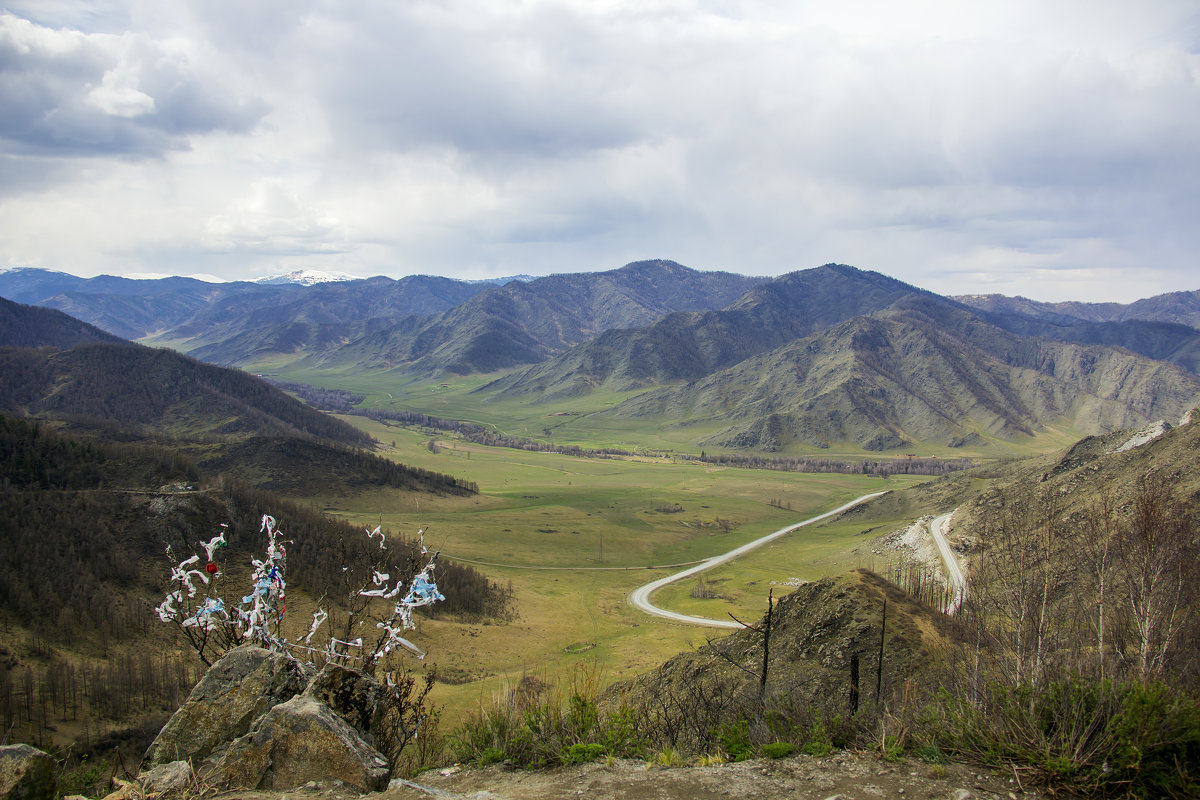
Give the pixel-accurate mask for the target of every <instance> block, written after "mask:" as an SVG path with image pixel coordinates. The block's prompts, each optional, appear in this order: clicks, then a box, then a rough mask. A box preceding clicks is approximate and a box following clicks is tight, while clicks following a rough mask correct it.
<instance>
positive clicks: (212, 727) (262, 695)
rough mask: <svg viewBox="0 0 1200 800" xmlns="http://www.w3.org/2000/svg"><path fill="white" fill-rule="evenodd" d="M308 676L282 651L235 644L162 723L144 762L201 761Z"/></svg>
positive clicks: (291, 694) (300, 686) (298, 689)
mask: <svg viewBox="0 0 1200 800" xmlns="http://www.w3.org/2000/svg"><path fill="white" fill-rule="evenodd" d="M310 677H311V676H310V675H307V674H305V671H304V668H303V667H302V666H301V665H300V663H299V662H297V661H296V660H295V659H293V658H289V657H288V656H286V655H284V654H282V653H272V652H270V651H269V650H265V649H263V648H261V647H257V646H255V645H248V644H247V645H242V646H240V647H235V648H234V649H233V650H230V651H229V652H228V653H226V654H225V655H224V656H223V657H222V658H221V659H220V660H219V661H218V662H217V663H215V664H213V665H212V667H211V668H210V669H209V670H208V672H207V673H205V675H204V677H203V678H201V679H200V682H199V683H197V684H196V686H195V688H193V689H192V693H191V694H190V695H188V699H187V701H186V702H184V704H183V705H182V706H181V707H180V708H179V710H178V711H176V712H175V713H174V715H172V716H171V719H169V720H168V721H167V724H166V725H164V726H163V729H162V731H160V732H159V734H158V736H157V737H156V738H155V740H154V741H153V742H152V743H151V744H150V749H149V750H147V752H146V765H147V766H153V765H156V764H168V763H170V762H172V761H179V760H184V761H191V762H193V763H199V762H200V761H202V760H204V759H205V758H208V757H209V756H210V755H212V754H213V753H216V752H218V751H219V750H220V749H221V748H222V747H223V746H225V745H226V744H228V743H229V742H232V741H233V740H234V739H237V738H238V737H239V736H242V735H244V734H245V733H246V732H247V731H249V730H250V727H251V725H253V724H254V721H255V720H256V719H258V718H259V717H261V716H262V715H263V714H265V713H266V712H267V711H269V710H270V709H271V708H273V707H275V706H276V705H278V704H280V703H283V702H285V701H287V700H289V699H290V698H292V697H294V696H296V695H297V694H299V693H300V692H301V691H303V689H304V687H305V685H306V684H307V683H308V680H309V678H310Z"/></svg>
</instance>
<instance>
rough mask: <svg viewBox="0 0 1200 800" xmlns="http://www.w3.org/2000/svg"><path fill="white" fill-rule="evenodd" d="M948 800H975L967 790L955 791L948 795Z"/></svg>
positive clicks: (972, 794) (973, 795)
mask: <svg viewBox="0 0 1200 800" xmlns="http://www.w3.org/2000/svg"><path fill="white" fill-rule="evenodd" d="M950 800H975V794H974V793H973V792H971V791H970V790H969V789H955V790H954V791H953V792H951V793H950Z"/></svg>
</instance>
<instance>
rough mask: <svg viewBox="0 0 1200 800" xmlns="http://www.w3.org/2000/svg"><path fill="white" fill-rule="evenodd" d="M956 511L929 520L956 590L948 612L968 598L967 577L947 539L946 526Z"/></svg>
mask: <svg viewBox="0 0 1200 800" xmlns="http://www.w3.org/2000/svg"><path fill="white" fill-rule="evenodd" d="M957 510H958V509H955V510H954V511H957ZM954 511H951V512H950V513H949V514H942V515H941V516H940V517H934V518H933V519H931V520H930V521H929V533H930V534H931V535H932V536H933V543H934V544H935V545H937V549H938V552H939V553H941V555H942V563H943V564H945V565H946V574H947V575H948V576H949V577H950V588H951V589H953V590H954V596H953V598H952V599H951V600H950V603H949V605H947V606H946V613H947V614H953V613H954V612H956V611H958V609H959V607H960V606H961V605H962V604H963V600H966V599H967V579H966V577H965V576H964V575H963V571H962V567H961V566H960V565H959V563H958V558H957V557H956V556H955V555H954V551H952V550H951V549H950V543H949V542H947V541H946V528H947V526H949V525H950V518H951V517H952V516H954Z"/></svg>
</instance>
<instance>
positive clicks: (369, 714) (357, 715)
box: [304, 664, 385, 745]
mask: <svg viewBox="0 0 1200 800" xmlns="http://www.w3.org/2000/svg"><path fill="white" fill-rule="evenodd" d="M304 694H305V695H308V696H309V697H312V698H313V699H315V700H317V701H318V702H321V703H324V704H325V705H327V706H329V707H330V708H331V709H333V713H335V714H337V715H338V716H339V717H341V718H342V719H344V720H345V721H346V722H347V723H349V725H350V726H351V727H352V728H354V730H356V731H358V733H359V735H361V736H362V737H363V739H364V740H366V742H367V743H368V744H371V745H374V744H375V734H376V732H377V731H378V730H379V725H380V722H381V719H382V716H383V713H384V708H385V706H384V703H383V688H382V687H381V686H380V685H379V682H378V681H377V680H375V679H374V678H372V677H371V676H370V675H367V674H366V673H365V672H359V671H358V670H356V669H351V668H349V667H344V666H341V665H338V664H326V665H325V666H324V667H322V668H321V671H320V672H318V673H317V675H316V677H314V678H313V679H312V681H311V682H310V683H309V684H308V687H307V688H306V689H305V690H304Z"/></svg>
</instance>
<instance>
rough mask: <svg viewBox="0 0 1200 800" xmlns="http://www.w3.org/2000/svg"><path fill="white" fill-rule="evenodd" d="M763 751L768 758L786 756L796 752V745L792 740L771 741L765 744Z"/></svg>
mask: <svg viewBox="0 0 1200 800" xmlns="http://www.w3.org/2000/svg"><path fill="white" fill-rule="evenodd" d="M762 751H763V755H764V756H766V757H767V758H786V757H787V756H790V755H791V754H792V753H794V752H796V745H794V744H792V743H791V742H770V743H769V744H764V745H763V748H762Z"/></svg>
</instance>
